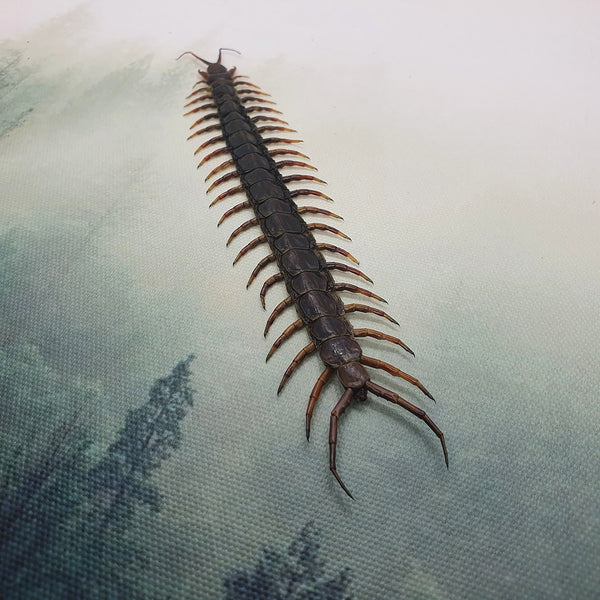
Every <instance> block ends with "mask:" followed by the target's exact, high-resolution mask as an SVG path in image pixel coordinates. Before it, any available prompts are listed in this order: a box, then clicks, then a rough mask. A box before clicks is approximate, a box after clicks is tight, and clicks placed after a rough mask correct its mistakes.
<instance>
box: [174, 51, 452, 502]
mask: <svg viewBox="0 0 600 600" xmlns="http://www.w3.org/2000/svg"><path fill="white" fill-rule="evenodd" d="M222 50H225V48H222V49H221V50H219V56H218V59H217V61H216V62H209V61H206V60H204V59H202V58H200V57H199V56H196V55H195V54H193V53H192V52H187V53H184V54H191V55H192V56H194V57H195V58H196V59H198V60H200V61H202V62H203V63H204V64H205V65H206V66H207V68H206V70H205V71H204V70H202V69H200V70H199V71H198V72H199V74H200V77H201V78H200V80H199V81H198V82H197V83H196V84H195V86H194V89H193V91H192V93H191V94H190V95H189V96H188V97H187V103H186V112H185V115H186V116H193V117H194V122H193V123H192V125H191V127H190V129H191V130H192V133H191V134H190V136H189V139H192V140H197V141H198V147H197V149H196V151H195V153H194V154H195V155H199V154H200V155H202V159H201V160H200V163H199V165H198V167H203V166H204V165H207V164H208V163H210V167H211V170H210V172H209V173H208V175H207V176H206V181H207V182H209V181H210V182H211V183H210V186H209V188H208V191H209V192H212V191H213V190H215V189H218V188H220V187H221V186H224V185H226V184H228V185H231V187H229V188H228V189H226V190H225V191H222V192H221V193H219V194H218V195H217V196H216V198H215V199H214V200H213V201H212V203H211V206H214V205H216V204H221V203H223V202H224V201H226V200H229V199H230V198H232V197H234V196H238V195H242V194H243V195H245V197H246V199H245V200H242V201H238V202H237V203H235V204H234V205H233V206H231V207H229V208H228V209H227V210H226V211H225V213H224V214H223V216H222V217H221V219H220V221H219V225H221V224H222V223H223V222H224V221H225V220H227V219H229V218H230V217H231V216H233V215H237V214H238V213H244V214H246V215H247V216H248V218H247V219H246V220H245V221H244V222H243V223H242V224H241V225H240V226H238V227H237V228H236V229H235V230H234V231H233V232H232V233H231V235H230V237H229V239H228V241H227V244H228V245H229V244H230V243H231V242H233V241H234V240H235V239H236V238H237V237H238V235H240V234H241V233H243V232H245V231H248V230H251V229H259V230H260V232H261V233H260V234H259V235H258V236H257V237H255V238H254V239H253V240H252V241H250V242H249V243H247V244H246V245H245V246H243V247H242V248H241V249H240V250H239V252H238V254H237V256H236V258H235V260H234V264H235V263H237V262H238V261H239V260H240V259H241V258H242V257H243V256H245V255H246V254H248V253H249V252H250V251H251V250H253V249H254V248H261V249H266V252H267V253H266V255H265V256H264V257H263V258H262V259H261V260H260V261H259V262H258V264H257V265H256V267H255V268H254V270H253V271H252V273H251V275H250V279H249V281H248V285H247V287H248V286H250V285H251V284H252V282H253V281H254V280H255V279H256V278H257V277H258V276H259V275H260V273H261V271H262V270H263V269H264V268H265V267H266V266H267V265H269V264H276V266H277V268H278V272H277V273H276V274H275V275H273V276H271V277H269V278H268V279H267V280H266V281H265V282H264V283H263V285H262V287H261V290H260V300H261V303H262V305H263V307H265V297H266V294H267V292H268V290H269V289H270V288H271V287H272V286H274V285H279V284H283V285H284V286H285V289H286V291H287V296H286V298H285V299H284V300H283V301H281V302H280V303H279V304H278V305H277V306H276V307H275V308H274V309H273V311H272V313H271V315H270V316H269V318H268V319H267V323H266V327H265V332H264V333H265V336H266V335H267V333H268V331H269V330H270V328H271V327H272V326H273V324H274V322H275V321H276V320H277V318H278V317H279V316H280V315H281V313H282V312H283V311H284V310H285V309H286V308H288V307H291V306H294V307H295V309H296V312H297V315H298V319H297V320H295V321H294V322H293V323H291V324H290V325H288V326H287V327H286V328H285V329H284V330H283V332H282V333H281V335H280V336H279V337H278V338H277V339H276V340H275V342H274V343H273V345H272V347H271V349H270V351H269V352H268V354H267V360H268V359H269V358H270V357H271V356H272V355H273V353H274V352H276V351H277V349H278V348H279V347H280V346H281V345H282V344H283V343H284V342H286V341H287V340H288V339H290V338H291V337H292V336H294V334H295V333H297V332H299V331H301V330H302V329H304V330H305V331H306V332H307V334H308V336H309V338H310V343H309V344H307V345H306V346H304V347H303V348H302V349H301V350H300V352H298V354H297V355H296V356H295V358H294V359H293V360H292V362H291V364H290V365H289V367H288V368H287V369H286V371H285V372H284V375H283V378H282V380H281V383H280V385H279V389H278V391H277V393H280V392H281V391H282V389H283V387H284V386H285V384H286V382H287V381H288V379H289V378H290V377H291V376H292V374H293V373H294V372H295V371H296V369H297V368H298V367H299V366H300V365H301V363H302V362H303V361H304V360H305V359H306V358H307V357H309V356H311V355H313V354H318V355H319V357H320V359H321V361H322V362H323V364H324V367H325V368H324V370H323V371H322V373H321V375H320V376H319V377H318V379H317V382H316V383H315V384H314V387H313V389H312V391H311V393H310V395H309V401H308V407H307V410H306V437H307V439H309V437H310V424H311V418H312V414H313V410H314V407H315V404H316V403H317V401H318V399H319V396H320V394H321V390H322V389H323V387H324V385H325V384H326V383H327V382H328V381H329V380H330V379H331V377H332V375H333V374H334V373H335V374H336V375H337V378H338V380H339V382H340V383H341V384H342V386H343V388H344V392H343V394H342V395H341V397H340V399H339V400H338V402H337V404H336V405H335V406H334V408H333V410H332V411H331V415H330V426H329V466H330V470H331V472H332V473H333V475H334V476H335V478H336V480H337V481H338V483H339V484H340V486H341V487H342V488H343V490H344V491H345V492H346V493H347V494H348V495H349V496H350V497H352V494H351V493H350V491H349V490H348V488H347V487H346V486H345V484H344V483H343V481H342V479H341V478H340V476H339V474H338V472H337V468H336V449H337V431H338V420H339V418H340V417H341V415H342V414H343V413H344V411H345V410H346V408H347V407H348V406H349V405H350V404H351V402H352V401H353V400H358V401H364V400H366V398H367V393H368V392H371V393H372V394H374V395H376V396H379V397H381V398H383V399H385V400H388V401H389V402H392V403H393V404H396V405H398V406H400V407H402V408H404V409H406V410H407V411H409V412H410V413H412V414H413V415H415V416H416V417H417V418H419V419H420V420H422V421H423V422H424V423H425V424H426V425H427V426H428V427H429V428H430V429H431V430H432V431H433V433H434V434H435V435H436V436H437V437H438V439H439V440H440V443H441V445H442V450H443V453H444V460H445V462H446V466H447V465H448V453H447V449H446V443H445V440H444V435H443V433H442V432H441V430H440V429H439V428H438V427H437V425H435V423H434V422H433V421H432V420H431V418H430V417H429V416H428V415H427V413H425V412H424V411H423V410H422V409H421V408H419V407H417V406H415V405H414V404H412V403H410V402H408V401H407V400H405V399H404V398H402V397H401V396H399V395H398V394H396V393H395V392H393V391H391V390H389V389H387V388H384V387H382V386H381V385H378V384H377V383H375V382H374V381H372V380H371V375H370V372H369V370H368V369H381V370H384V371H386V372H387V373H390V374H391V375H394V376H396V377H400V378H401V379H403V380H405V381H407V382H408V383H410V384H412V385H413V386H415V387H416V388H418V389H419V390H421V392H423V393H424V394H425V395H426V396H428V397H430V398H432V399H433V397H432V396H431V394H430V393H429V391H428V390H427V389H426V388H425V387H424V386H423V384H422V383H421V382H420V381H419V380H418V379H416V378H415V377H413V376H411V375H409V374H407V373H405V372H404V371H401V370H400V369H398V368H397V367H394V366H392V365H390V364H388V363H385V362H383V361H381V360H379V359H376V358H371V357H368V356H365V355H364V354H363V352H362V348H361V346H360V343H359V341H358V339H360V338H363V337H371V338H375V339H377V340H383V341H387V342H390V343H392V344H395V345H397V346H399V347H401V348H403V349H404V350H405V351H407V352H409V353H411V354H412V350H410V348H409V347H408V346H407V345H406V344H405V343H404V342H402V341H401V340H400V339H399V338H397V337H395V336H392V335H390V334H387V333H384V332H382V331H378V330H374V329H368V328H357V329H355V328H354V327H353V326H352V324H351V322H350V319H349V315H351V314H352V313H354V312H363V313H370V314H374V315H377V316H379V317H382V318H383V319H387V320H388V321H390V322H392V323H396V324H397V322H396V321H395V320H394V319H393V318H392V317H391V316H390V315H389V314H387V313H386V312H384V311H383V310H381V309H379V308H376V307H374V306H371V305H370V304H363V303H350V304H344V302H343V301H342V299H341V297H340V295H339V292H350V293H352V294H356V295H357V296H364V297H368V298H370V299H373V300H375V301H379V302H385V300H384V299H383V298H381V297H380V296H378V295H377V294H375V293H373V292H372V291H370V290H368V289H366V288H363V287H361V286H358V285H355V284H352V283H347V282H339V281H337V280H336V278H334V276H333V273H336V274H337V273H351V274H353V275H355V276H357V277H359V278H362V279H363V280H365V281H367V282H369V283H372V281H371V279H370V278H369V277H368V276H367V275H365V274H364V273H363V272H362V271H360V270H359V269H358V268H357V267H356V266H354V265H351V264H347V263H346V262H340V261H341V260H348V261H349V262H352V263H355V264H358V261H357V260H356V259H355V258H354V257H353V256H352V255H351V254H350V253H349V252H348V251H347V250H345V249H343V248H341V247H340V246H338V245H336V244H330V243H319V242H318V241H317V239H316V238H315V235H314V234H318V232H319V231H327V232H329V233H331V234H333V235H334V236H337V237H340V238H344V239H349V238H348V236H346V235H345V234H344V233H343V232H342V231H340V230H339V229H338V228H337V227H334V226H332V225H330V224H328V223H324V222H321V221H320V220H319V221H316V222H313V221H312V220H311V221H310V222H308V221H306V220H305V219H304V215H306V216H307V217H311V219H312V218H313V217H317V218H318V217H321V216H325V217H327V218H333V219H341V217H340V216H339V215H337V214H336V213H334V212H332V211H329V210H326V209H323V208H319V207H317V206H313V205H312V204H307V205H302V206H299V205H298V204H297V203H296V199H298V198H302V199H304V198H321V199H325V200H331V199H330V198H329V197H328V196H326V195H325V194H323V193H322V192H320V191H318V190H315V189H312V187H308V188H304V187H302V188H300V189H291V188H290V187H288V184H289V183H291V182H302V183H303V182H308V184H307V185H310V182H318V183H324V182H323V181H322V180H321V179H319V178H318V177H316V176H315V175H313V174H311V173H309V171H314V170H315V168H314V167H313V166H312V165H311V164H310V163H309V162H307V161H308V160H309V158H308V157H307V156H306V155H305V154H303V153H302V152H300V151H299V150H298V149H297V147H295V144H297V143H299V142H300V140H298V139H296V138H295V137H290V134H293V133H295V132H294V130H293V129H291V128H290V127H289V126H288V123H287V122H285V121H284V120H283V119H282V115H281V113H280V112H279V111H278V110H277V109H276V108H274V107H273V105H274V103H273V101H272V100H271V99H270V98H269V96H268V94H265V93H264V92H263V91H262V90H261V89H260V88H258V87H257V86H256V85H255V84H253V83H250V82H249V81H247V79H246V78H243V77H241V76H239V75H236V69H235V68H231V69H227V68H226V67H225V66H224V65H222V64H221V54H222ZM290 167H294V168H297V169H299V170H300V172H298V173H294V174H289V175H288V174H284V173H285V172H286V171H284V170H285V169H288V168H290ZM232 184H233V185H232ZM217 191H218V190H217Z"/></svg>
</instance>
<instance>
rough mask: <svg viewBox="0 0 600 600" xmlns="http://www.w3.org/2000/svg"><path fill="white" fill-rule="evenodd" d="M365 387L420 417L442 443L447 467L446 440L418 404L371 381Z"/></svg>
mask: <svg viewBox="0 0 600 600" xmlns="http://www.w3.org/2000/svg"><path fill="white" fill-rule="evenodd" d="M366 386H367V389H368V390H369V391H370V392H373V393H374V394H375V395H376V396H379V397H380V398H383V399H384V400H388V401H389V402H393V403H394V404H397V405H398V406H401V407H402V408H404V409H405V410H407V411H408V412H411V413H412V414H413V415H415V416H416V417H418V418H419V419H421V421H423V422H424V423H426V425H427V426H428V427H429V429H431V431H433V433H435V435H437V437H438V439H439V440H440V442H441V444H442V450H443V452H444V460H445V461H446V467H448V450H447V449H446V442H445V440H444V434H443V433H442V432H441V430H440V428H439V427H438V426H437V425H436V424H435V423H434V422H433V421H432V420H431V418H430V417H429V416H428V415H427V413H426V412H425V411H424V410H422V409H420V408H419V407H418V406H415V405H414V404H411V403H410V402H408V400H405V399H404V398H402V397H400V396H398V394H395V393H394V392H392V391H391V390H388V389H386V388H384V387H382V386H380V385H377V384H376V383H373V382H372V381H367V383H366Z"/></svg>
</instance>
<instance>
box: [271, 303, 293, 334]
mask: <svg viewBox="0 0 600 600" xmlns="http://www.w3.org/2000/svg"><path fill="white" fill-rule="evenodd" d="M292 304H294V301H293V300H292V298H291V296H288V297H287V298H285V299H284V300H282V301H281V302H280V303H279V304H278V305H277V306H276V307H275V308H274V309H273V312H272V313H271V315H270V316H269V318H268V319H267V324H266V325H265V332H264V335H265V337H266V336H267V333H269V329H271V325H273V322H274V321H275V319H276V318H277V317H278V316H279V315H280V314H281V313H282V312H283V311H284V310H285V309H286V308H287V307H288V306H292Z"/></svg>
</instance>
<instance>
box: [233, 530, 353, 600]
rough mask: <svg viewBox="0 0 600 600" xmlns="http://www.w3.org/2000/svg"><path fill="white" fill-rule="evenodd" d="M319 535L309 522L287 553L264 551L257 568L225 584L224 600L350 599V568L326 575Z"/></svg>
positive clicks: (241, 572) (239, 573) (236, 576)
mask: <svg viewBox="0 0 600 600" xmlns="http://www.w3.org/2000/svg"><path fill="white" fill-rule="evenodd" d="M325 567H326V564H325V561H324V560H323V559H322V558H321V557H320V545H319V532H318V530H317V529H316V527H315V525H314V523H312V522H309V523H307V524H306V525H305V526H304V527H303V528H302V530H301V531H300V534H299V535H298V537H297V538H295V539H294V540H293V541H292V542H291V544H290V545H289V547H288V549H287V552H285V553H282V552H277V551H276V550H273V549H269V548H264V549H263V550H262V552H261V554H260V556H259V558H258V561H257V563H256V565H255V567H254V568H253V569H252V570H249V571H239V572H237V573H234V574H233V575H230V576H229V577H227V578H226V579H225V581H224V586H225V590H226V594H225V597H224V600H351V596H350V595H349V594H348V591H347V590H348V587H349V585H350V576H349V569H348V568H345V569H342V570H341V571H340V572H339V574H337V575H334V576H329V575H326V573H325Z"/></svg>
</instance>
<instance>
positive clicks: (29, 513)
mask: <svg viewBox="0 0 600 600" xmlns="http://www.w3.org/2000/svg"><path fill="white" fill-rule="evenodd" d="M90 445H91V442H90V440H89V437H88V435H87V429H86V428H85V427H84V426H83V425H82V424H81V419H80V415H79V414H78V413H77V414H75V415H73V416H72V417H71V418H70V419H67V420H65V421H63V422H62V423H60V424H59V425H58V426H57V427H56V428H55V429H54V430H53V431H52V433H51V434H50V436H49V440H48V441H47V443H46V445H45V446H44V447H42V448H41V449H40V450H39V452H38V455H37V456H36V457H35V459H34V460H30V461H28V460H27V458H26V457H25V452H24V450H23V447H17V448H15V449H14V450H13V451H12V453H11V462H10V463H9V464H8V465H7V469H6V472H5V473H4V477H3V478H2V482H1V483H0V597H2V598H9V597H15V598H21V597H26V596H24V595H23V594H24V590H23V582H26V583H25V586H27V580H28V578H30V577H31V576H32V575H35V577H38V575H39V573H40V572H41V562H42V558H41V557H43V556H47V555H48V553H51V552H52V548H53V547H54V546H56V544H57V543H60V540H61V538H62V537H63V536H64V535H65V533H66V532H65V530H64V524H65V523H66V521H67V520H68V519H69V518H70V517H71V515H72V514H73V512H74V511H75V510H76V508H77V507H78V506H79V505H80V504H81V502H82V500H83V497H84V496H83V494H82V493H81V486H82V480H83V476H84V474H85V469H86V468H87V467H88V460H89V457H88V455H87V450H88V448H89V447H90ZM13 594H14V595H13Z"/></svg>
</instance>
